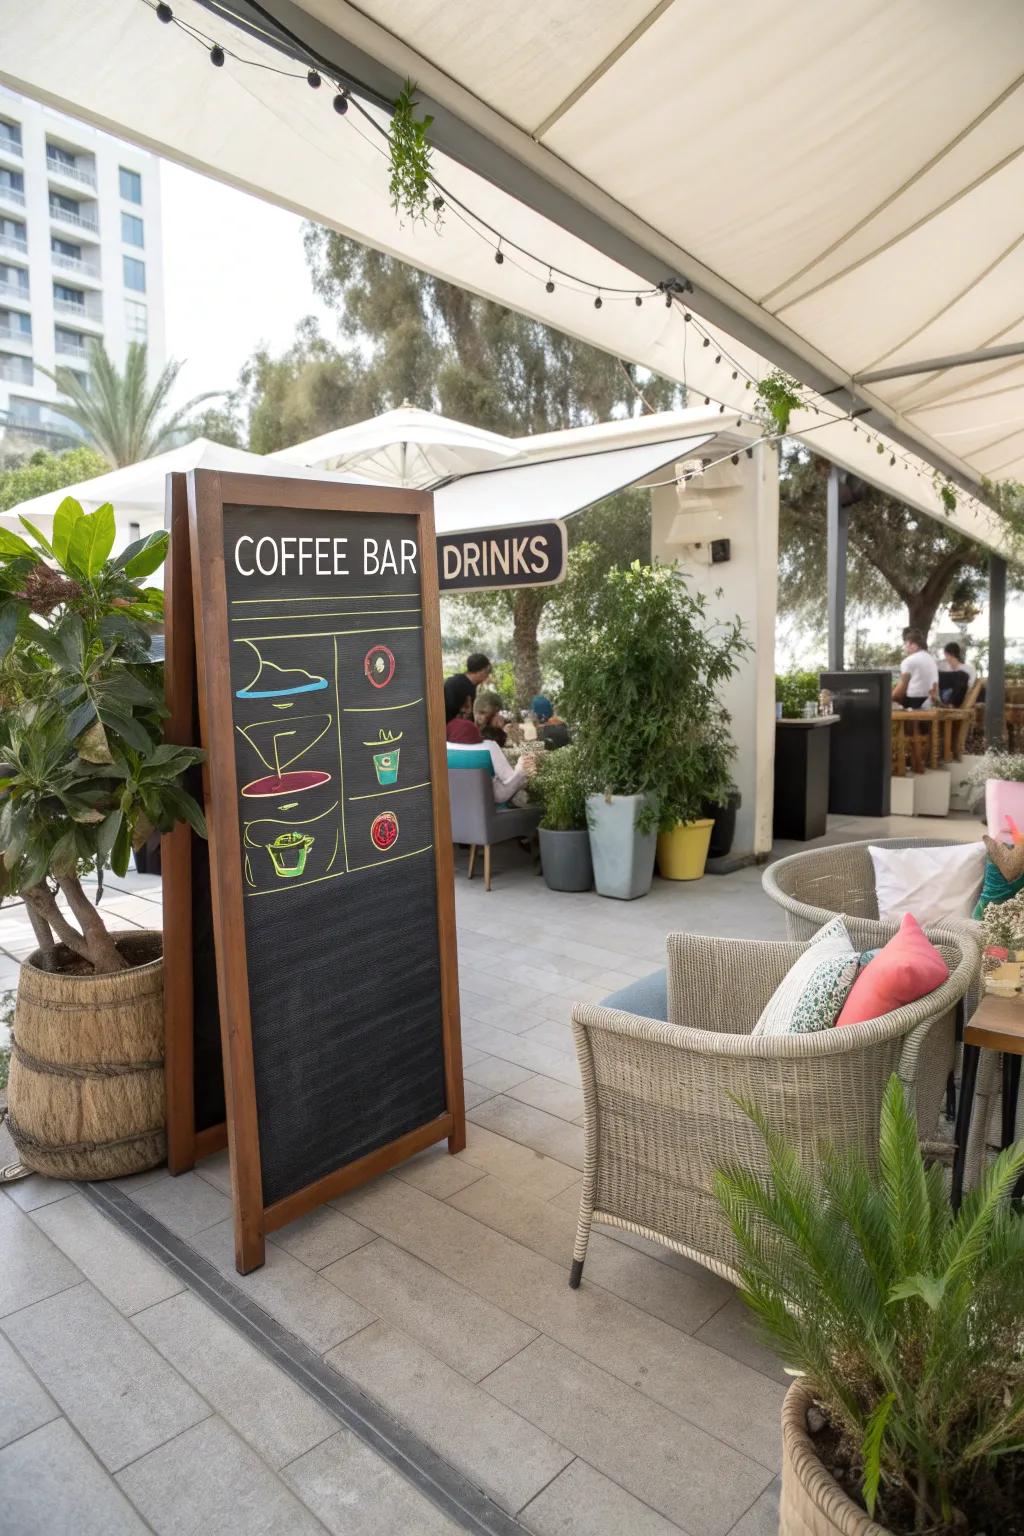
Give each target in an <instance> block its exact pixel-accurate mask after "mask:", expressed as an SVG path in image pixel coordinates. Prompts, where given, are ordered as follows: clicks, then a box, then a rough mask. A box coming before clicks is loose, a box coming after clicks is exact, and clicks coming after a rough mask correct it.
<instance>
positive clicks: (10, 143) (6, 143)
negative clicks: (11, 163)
mask: <svg viewBox="0 0 1024 1536" xmlns="http://www.w3.org/2000/svg"><path fill="white" fill-rule="evenodd" d="M0 156H5V157H6V158H7V159H9V160H18V161H20V160H21V159H22V152H21V145H20V144H19V143H18V141H17V139H16V138H15V137H14V135H13V134H12V133H8V131H7V129H6V128H0Z"/></svg>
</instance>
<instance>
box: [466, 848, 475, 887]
mask: <svg viewBox="0 0 1024 1536" xmlns="http://www.w3.org/2000/svg"><path fill="white" fill-rule="evenodd" d="M475 868H476V843H470V845H469V875H468V877H467V878H468V879H470V880H472V878H473V871H474V869H475Z"/></svg>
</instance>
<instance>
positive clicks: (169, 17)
mask: <svg viewBox="0 0 1024 1536" xmlns="http://www.w3.org/2000/svg"><path fill="white" fill-rule="evenodd" d="M156 16H157V20H158V21H162V22H163V23H164V25H165V26H166V25H167V23H168V22H169V21H173V20H174V12H173V11H172V10H171V8H170V6H169V5H165V4H164V3H163V0H161V3H160V4H159V5H158V6H157V8H156Z"/></svg>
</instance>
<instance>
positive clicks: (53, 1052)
mask: <svg viewBox="0 0 1024 1536" xmlns="http://www.w3.org/2000/svg"><path fill="white" fill-rule="evenodd" d="M113 937H114V939H115V941H116V943H117V947H118V949H119V950H120V951H121V953H122V955H123V956H124V957H125V959H126V960H128V961H129V969H127V970H123V971H115V972H113V973H110V974H107V975H100V976H92V975H83V976H76V975H72V974H64V973H62V972H61V971H59V970H57V971H45V970H42V969H40V967H39V964H38V962H39V960H40V958H41V956H40V952H39V951H38V950H37V951H36V952H35V953H34V954H32V955H30V956H29V958H28V959H27V960H26V961H25V963H24V964H23V965H22V967H21V974H20V976H19V979H18V998H17V1003H16V1005H15V1010H14V1041H13V1049H12V1051H11V1070H10V1081H9V1083H8V1087H7V1101H8V1121H7V1123H8V1128H9V1130H10V1132H11V1136H12V1137H13V1140H14V1144H15V1146H16V1147H17V1149H18V1153H19V1155H20V1157H21V1160H22V1162H23V1163H25V1165H26V1166H27V1167H29V1168H32V1169H34V1170H35V1172H36V1173H43V1174H46V1175H47V1176H48V1177H49V1178H53V1179H121V1178H125V1177H127V1176H128V1175H129V1174H132V1173H142V1172H143V1171H144V1170H145V1169H147V1168H154V1167H156V1165H157V1164H158V1163H161V1162H163V1160H164V1157H165V1155H166V1150H167V1140H166V1132H165V1108H164V1018H163V958H162V943H161V936H160V934H159V933H146V932H140V931H139V930H138V929H133V930H132V931H130V932H126V933H115V934H114V935H113ZM71 959H72V956H71V954H70V951H68V950H66V949H65V948H64V946H63V945H60V946H58V949H57V963H58V965H60V964H61V963H62V962H64V963H69V962H70V961H71Z"/></svg>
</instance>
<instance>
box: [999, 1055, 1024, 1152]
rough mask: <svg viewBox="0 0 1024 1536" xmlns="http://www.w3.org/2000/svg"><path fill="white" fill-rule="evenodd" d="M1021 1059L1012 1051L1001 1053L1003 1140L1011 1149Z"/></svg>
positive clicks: (1014, 1130) (1014, 1133)
mask: <svg viewBox="0 0 1024 1536" xmlns="http://www.w3.org/2000/svg"><path fill="white" fill-rule="evenodd" d="M1020 1066H1021V1058H1020V1057H1019V1056H1016V1055H1014V1053H1013V1052H1012V1051H1004V1052H1003V1138H1002V1145H1003V1146H1004V1147H1012V1146H1013V1141H1014V1137H1015V1136H1016V1134H1017V1096H1018V1094H1019V1093H1020Z"/></svg>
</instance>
